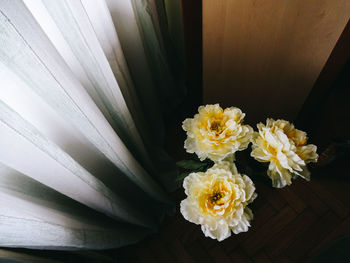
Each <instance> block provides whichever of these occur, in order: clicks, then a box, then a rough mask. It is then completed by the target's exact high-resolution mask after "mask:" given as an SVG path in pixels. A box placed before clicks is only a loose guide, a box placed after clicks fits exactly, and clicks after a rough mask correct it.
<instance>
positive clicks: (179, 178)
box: [175, 172, 190, 182]
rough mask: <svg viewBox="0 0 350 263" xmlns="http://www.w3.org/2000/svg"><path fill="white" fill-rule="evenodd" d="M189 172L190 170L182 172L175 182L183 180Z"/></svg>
mask: <svg viewBox="0 0 350 263" xmlns="http://www.w3.org/2000/svg"><path fill="white" fill-rule="evenodd" d="M189 174H190V172H184V173H181V174H180V175H179V176H178V177H176V178H175V182H181V181H183V180H184V179H185V178H186V177H187V176H188V175H189Z"/></svg>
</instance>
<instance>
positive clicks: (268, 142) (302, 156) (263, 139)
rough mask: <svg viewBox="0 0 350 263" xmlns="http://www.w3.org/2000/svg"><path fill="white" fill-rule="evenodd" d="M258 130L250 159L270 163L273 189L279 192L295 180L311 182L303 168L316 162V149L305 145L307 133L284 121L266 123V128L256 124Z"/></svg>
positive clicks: (254, 137)
mask: <svg viewBox="0 0 350 263" xmlns="http://www.w3.org/2000/svg"><path fill="white" fill-rule="evenodd" d="M257 127H258V129H259V132H254V135H253V139H252V143H253V146H252V149H253V150H252V152H251V156H252V157H254V158H255V159H256V160H258V161H259V162H270V165H269V168H268V172H267V174H268V176H269V177H270V178H271V180H272V185H273V186H274V187H277V188H282V187H284V186H286V185H290V184H291V183H292V180H291V179H292V177H296V176H300V177H302V178H304V179H306V180H310V172H309V170H308V169H307V167H306V164H307V163H309V162H316V161H317V158H318V154H317V153H316V150H317V147H316V146H315V145H313V144H309V145H305V144H306V142H307V137H306V133H305V132H303V131H300V130H297V129H295V128H294V125H293V124H291V123H289V122H288V121H285V120H277V121H274V120H273V119H267V120H266V125H264V124H262V123H259V124H258V125H257Z"/></svg>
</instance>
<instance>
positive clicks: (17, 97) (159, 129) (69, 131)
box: [0, 0, 185, 256]
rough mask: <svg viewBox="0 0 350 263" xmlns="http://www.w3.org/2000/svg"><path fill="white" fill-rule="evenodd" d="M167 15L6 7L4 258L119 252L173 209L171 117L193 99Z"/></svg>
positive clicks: (0, 215)
mask: <svg viewBox="0 0 350 263" xmlns="http://www.w3.org/2000/svg"><path fill="white" fill-rule="evenodd" d="M162 10H163V8H162V1H158V0H148V1H141V0H140V1H137V0H135V1H132V0H107V1H104V0H60V1H57V0H23V1H21V0H0V80H1V84H0V85H1V86H0V247H24V248H41V249H106V248H116V247H119V246H123V245H127V244H130V243H133V242H136V241H138V240H140V239H141V238H142V237H144V236H145V235H147V234H149V233H151V232H154V231H156V229H157V225H158V224H159V222H160V221H161V219H162V216H163V215H164V213H166V212H168V211H171V210H172V209H173V204H172V202H171V200H170V198H169V196H168V195H167V193H166V192H167V191H169V190H172V189H173V188H174V184H173V179H174V176H175V175H176V172H177V171H176V167H175V165H174V163H173V161H172V160H171V159H170V158H169V157H167V155H166V154H165V153H164V151H163V150H162V143H163V132H164V128H163V122H162V113H165V114H167V113H169V112H171V109H172V108H173V107H176V106H177V105H178V103H179V102H180V101H181V98H182V96H183V95H184V94H185V89H184V85H183V82H182V81H181V78H177V77H176V73H174V70H173V69H174V68H175V67H176V66H174V65H176V62H174V61H172V62H170V63H169V60H168V58H169V47H167V45H166V42H167V41H168V40H169V39H167V36H166V32H165V31H164V28H163V29H161V27H164V25H163V26H160V24H161V23H162V21H161V17H164V16H165V13H162ZM163 11H164V12H165V10H163ZM173 62H174V63H173ZM178 69H179V68H178ZM180 71H181V70H179V71H178V72H180ZM175 79H176V81H175ZM0 256H1V255H0Z"/></svg>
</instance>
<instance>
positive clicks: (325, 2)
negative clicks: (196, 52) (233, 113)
mask: <svg viewBox="0 0 350 263" xmlns="http://www.w3.org/2000/svg"><path fill="white" fill-rule="evenodd" d="M349 16H350V2H349V1H347V0H310V1H304V0H294V1H291V0H260V1H257V0H244V1H243V0H222V1H212V0H203V89H204V91H203V93H204V103H217V102H219V103H220V104H222V106H225V107H226V106H232V105H234V106H238V107H240V108H241V109H242V110H243V111H244V112H246V113H247V120H248V121H249V122H256V121H264V119H265V118H266V117H274V118H286V119H289V120H293V119H295V117H296V115H297V113H298V111H299V110H300V109H301V106H302V104H303V103H304V101H305V99H306V97H307V95H308V94H309V92H310V90H311V88H312V86H313V84H314V82H315V81H316V79H317V77H318V75H319V73H320V72H321V70H322V68H323V66H324V65H325V63H326V61H327V59H328V57H329V55H330V53H331V51H332V49H333V47H334V46H335V44H336V42H337V40H338V38H339V36H340V34H341V33H342V31H343V29H344V27H345V25H346V23H347V22H348V20H349Z"/></svg>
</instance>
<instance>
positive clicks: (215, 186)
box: [181, 161, 257, 241]
mask: <svg viewBox="0 0 350 263" xmlns="http://www.w3.org/2000/svg"><path fill="white" fill-rule="evenodd" d="M183 186H184V188H185V193H186V195H187V198H186V199H185V200H183V201H182V202H181V213H182V215H183V216H184V218H185V219H187V220H188V221H190V222H192V223H195V224H199V225H202V231H203V233H204V234H205V236H208V237H211V238H213V239H217V240H218V241H222V240H224V239H226V238H228V237H229V236H230V235H231V232H233V233H235V234H238V233H240V232H246V231H248V227H250V221H251V220H252V219H253V214H252V211H251V210H250V209H249V208H248V207H247V205H248V204H249V203H250V202H252V201H253V200H254V199H255V198H256V196H257V195H256V193H255V187H254V184H253V182H252V181H251V180H250V178H249V177H247V176H246V175H243V176H242V175H240V174H238V173H237V169H236V167H235V165H234V164H231V163H229V162H226V161H222V162H220V163H218V164H215V165H214V166H213V167H212V168H210V169H208V170H207V171H206V172H204V173H203V172H198V173H191V174H190V175H189V176H187V177H186V178H185V180H184V183H183Z"/></svg>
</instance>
